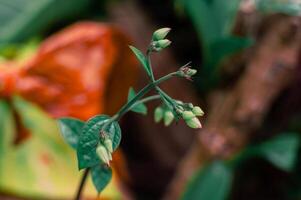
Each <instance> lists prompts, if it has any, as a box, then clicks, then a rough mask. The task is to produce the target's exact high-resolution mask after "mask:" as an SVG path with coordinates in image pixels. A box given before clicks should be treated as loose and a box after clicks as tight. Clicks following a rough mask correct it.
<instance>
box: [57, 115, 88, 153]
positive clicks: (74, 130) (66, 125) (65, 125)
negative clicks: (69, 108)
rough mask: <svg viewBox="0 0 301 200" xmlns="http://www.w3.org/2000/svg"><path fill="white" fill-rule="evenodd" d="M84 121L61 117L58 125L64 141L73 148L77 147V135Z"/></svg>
mask: <svg viewBox="0 0 301 200" xmlns="http://www.w3.org/2000/svg"><path fill="white" fill-rule="evenodd" d="M84 125H85V123H84V122H83V121H81V120H79V119H74V118H61V119H60V120H59V126H60V129H61V133H62V135H63V137H64V139H65V141H66V142H67V143H68V144H69V145H70V146H71V147H73V148H74V149H77V145H78V140H79V135H80V133H81V131H82V128H83V127H84Z"/></svg>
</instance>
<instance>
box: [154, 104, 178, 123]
mask: <svg viewBox="0 0 301 200" xmlns="http://www.w3.org/2000/svg"><path fill="white" fill-rule="evenodd" d="M174 118H175V116H174V114H173V113H172V112H171V111H170V110H168V109H164V108H162V107H160V106H159V107H157V108H156V109H155V112H154V119H155V122H156V123H158V122H160V121H161V120H162V119H163V121H164V125H165V126H169V125H170V124H171V123H172V121H173V120H174Z"/></svg>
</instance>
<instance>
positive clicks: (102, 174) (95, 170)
mask: <svg viewBox="0 0 301 200" xmlns="http://www.w3.org/2000/svg"><path fill="white" fill-rule="evenodd" d="M91 176H92V181H93V184H94V186H95V188H96V190H97V192H98V193H100V192H101V191H102V190H103V189H104V188H105V187H106V186H107V185H108V184H109V182H110V180H111V179H112V169H111V168H109V167H108V166H106V165H104V164H98V165H96V166H94V167H92V168H91Z"/></svg>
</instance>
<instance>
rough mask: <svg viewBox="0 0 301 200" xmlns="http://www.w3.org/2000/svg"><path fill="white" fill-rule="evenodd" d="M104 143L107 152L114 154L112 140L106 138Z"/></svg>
mask: <svg viewBox="0 0 301 200" xmlns="http://www.w3.org/2000/svg"><path fill="white" fill-rule="evenodd" d="M103 143H104V145H105V147H106V148H107V150H108V151H109V152H110V153H113V143H112V140H111V139H109V138H106V139H105V141H104V142H103Z"/></svg>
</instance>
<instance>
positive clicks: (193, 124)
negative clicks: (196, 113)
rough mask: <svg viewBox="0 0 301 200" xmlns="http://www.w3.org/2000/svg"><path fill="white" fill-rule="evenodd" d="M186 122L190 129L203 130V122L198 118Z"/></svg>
mask: <svg viewBox="0 0 301 200" xmlns="http://www.w3.org/2000/svg"><path fill="white" fill-rule="evenodd" d="M185 122H186V124H187V125H188V126H189V127H190V128H202V124H201V122H200V121H199V119H198V118H196V117H194V118H191V119H188V120H185Z"/></svg>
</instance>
